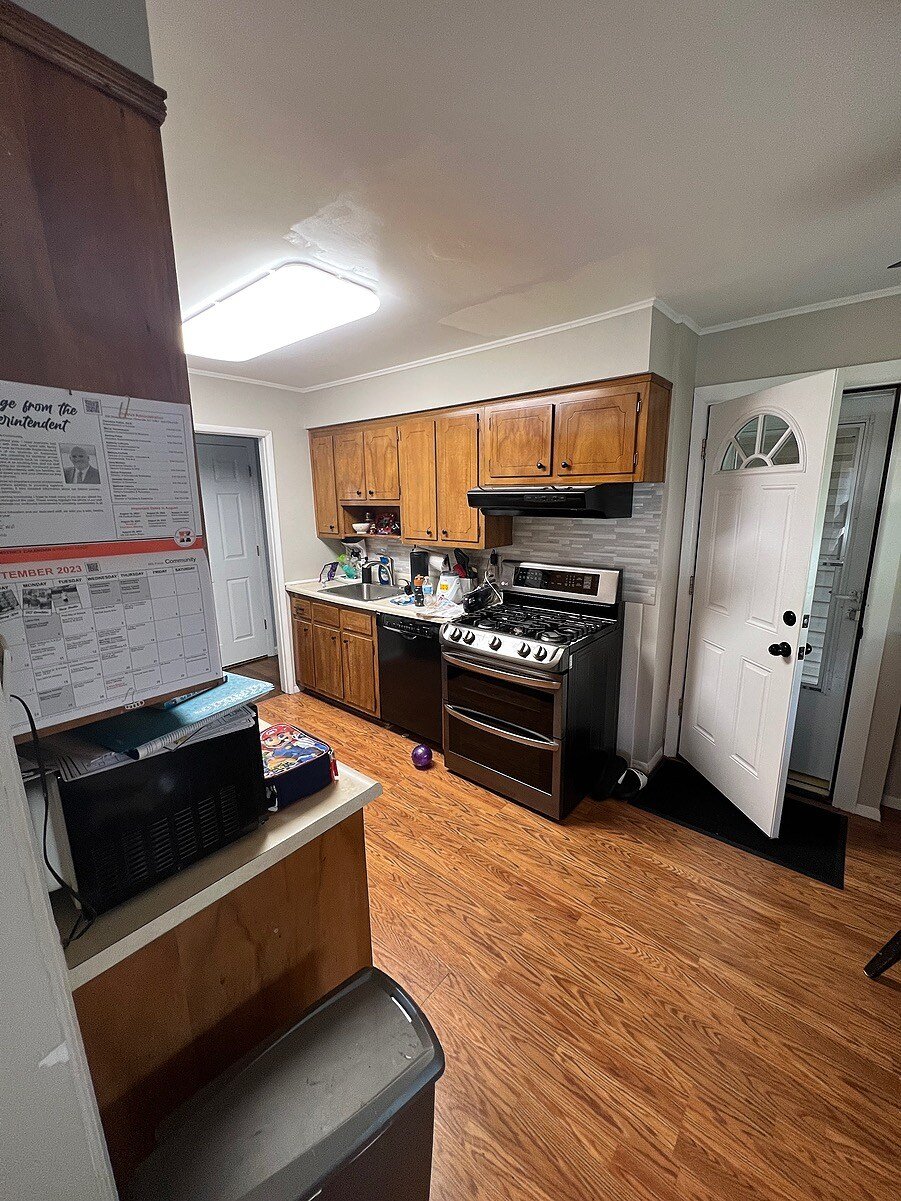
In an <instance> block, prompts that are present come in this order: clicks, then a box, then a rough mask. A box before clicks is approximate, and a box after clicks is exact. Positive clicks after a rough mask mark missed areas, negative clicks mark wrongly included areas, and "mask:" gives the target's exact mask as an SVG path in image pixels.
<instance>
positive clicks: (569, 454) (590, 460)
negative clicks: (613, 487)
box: [553, 388, 641, 482]
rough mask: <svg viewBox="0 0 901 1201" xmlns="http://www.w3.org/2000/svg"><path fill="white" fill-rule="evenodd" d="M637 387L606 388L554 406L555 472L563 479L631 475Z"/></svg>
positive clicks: (634, 450) (633, 464)
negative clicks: (610, 390) (585, 397)
mask: <svg viewBox="0 0 901 1201" xmlns="http://www.w3.org/2000/svg"><path fill="white" fill-rule="evenodd" d="M640 400H641V396H640V394H639V392H638V390H637V389H635V388H631V389H626V390H624V391H621V392H620V391H615V392H609V391H603V392H601V393H600V394H599V395H597V396H593V397H591V398H590V399H587V400H564V401H561V402H560V403H559V404H556V405H554V471H553V474H554V475H555V476H558V477H559V478H560V479H574V478H575V479H578V480H579V482H582V481H583V480H585V479H594V478H596V477H597V476H606V475H631V474H632V471H633V469H634V467H635V460H636V448H635V440H636V433H637V426H638V412H639V402H640Z"/></svg>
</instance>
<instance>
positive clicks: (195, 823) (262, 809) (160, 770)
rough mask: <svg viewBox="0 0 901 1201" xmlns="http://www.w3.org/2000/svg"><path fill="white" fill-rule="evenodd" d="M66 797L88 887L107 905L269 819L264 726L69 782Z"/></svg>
mask: <svg viewBox="0 0 901 1201" xmlns="http://www.w3.org/2000/svg"><path fill="white" fill-rule="evenodd" d="M59 795H60V802H61V805H62V811H63V817H64V818H65V823H66V833H67V835H68V841H69V849H70V852H71V857H72V868H73V871H74V876H75V881H76V884H77V888H78V892H79V894H80V895H81V896H82V897H83V898H84V900H85V901H86V902H87V903H88V904H89V905H90V906H91V907H92V908H93V910H94V911H95V912H96V913H103V912H105V911H106V910H108V909H112V908H113V906H115V905H119V904H121V902H122V901H126V900H128V898H129V897H132V896H135V895H136V894H137V893H139V892H143V891H144V889H145V888H150V887H151V885H153V884H156V883H157V882H158V881H160V880H163V879H165V878H166V877H167V876H172V875H174V874H175V873H176V872H178V871H181V869H182V868H184V867H187V866H188V865H189V864H191V863H195V862H196V861H197V860H198V859H202V858H203V857H204V856H205V855H209V854H211V852H213V851H217V850H218V849H219V848H220V847H224V846H226V845H227V844H228V843H230V842H234V841H235V840H236V839H237V838H240V837H241V836H242V835H243V834H247V833H249V832H250V831H251V830H253V829H255V828H256V827H257V826H259V825H260V823H261V822H263V821H264V820H265V816H266V787H265V782H264V780H263V760H262V754H261V751H260V734H259V729H258V727H257V724H256V722H254V723H253V724H252V725H250V726H248V727H247V728H246V729H243V730H237V731H234V732H232V733H229V734H223V735H222V736H221V737H219V738H210V739H208V740H207V741H206V742H199V743H197V744H196V745H189V746H183V747H178V748H176V749H175V750H173V751H168V752H166V753H164V754H161V755H155V756H153V757H152V758H150V759H141V760H136V761H135V762H134V763H127V764H124V765H123V766H121V767H115V768H111V769H110V770H109V771H105V772H99V773H98V774H97V775H93V776H87V777H86V778H84V779H81V780H70V781H65V780H60V782H59Z"/></svg>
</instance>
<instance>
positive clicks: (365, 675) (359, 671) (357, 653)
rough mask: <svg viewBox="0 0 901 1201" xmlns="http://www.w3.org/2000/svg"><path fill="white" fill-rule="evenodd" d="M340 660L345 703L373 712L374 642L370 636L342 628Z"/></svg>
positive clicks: (374, 691)
mask: <svg viewBox="0 0 901 1201" xmlns="http://www.w3.org/2000/svg"><path fill="white" fill-rule="evenodd" d="M341 662H342V666H343V670H344V701H345V703H346V704H348V705H352V706H353V707H354V708H355V709H362V710H363V711H364V712H365V713H375V711H376V690H375V642H374V640H373V639H372V637H367V636H366V635H365V634H354V633H351V632H350V631H349V630H342V632H341Z"/></svg>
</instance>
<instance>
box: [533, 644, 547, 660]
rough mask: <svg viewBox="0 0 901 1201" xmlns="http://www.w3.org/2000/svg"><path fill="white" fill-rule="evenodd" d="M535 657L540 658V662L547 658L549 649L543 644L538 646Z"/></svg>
mask: <svg viewBox="0 0 901 1201" xmlns="http://www.w3.org/2000/svg"><path fill="white" fill-rule="evenodd" d="M535 658H536V659H538V660H539V662H540V661H541V660H542V659H546V658H547V649H546V648H545V647H543V646H537V647H536V648H535Z"/></svg>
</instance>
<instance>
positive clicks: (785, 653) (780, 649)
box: [769, 642, 792, 659]
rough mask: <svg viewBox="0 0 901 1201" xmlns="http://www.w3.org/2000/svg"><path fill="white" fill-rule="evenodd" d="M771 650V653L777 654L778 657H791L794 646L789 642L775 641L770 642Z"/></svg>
mask: <svg viewBox="0 0 901 1201" xmlns="http://www.w3.org/2000/svg"><path fill="white" fill-rule="evenodd" d="M769 651H770V654H771V655H775V656H776V657H777V658H778V657H779V656H780V655H781V656H782V658H783V659H790V658H791V657H792V648H791V646H789V644H788V643H787V642H773V643H771V644H770V648H769Z"/></svg>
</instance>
